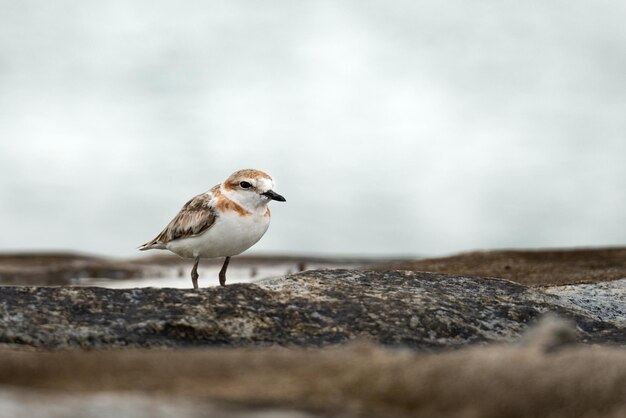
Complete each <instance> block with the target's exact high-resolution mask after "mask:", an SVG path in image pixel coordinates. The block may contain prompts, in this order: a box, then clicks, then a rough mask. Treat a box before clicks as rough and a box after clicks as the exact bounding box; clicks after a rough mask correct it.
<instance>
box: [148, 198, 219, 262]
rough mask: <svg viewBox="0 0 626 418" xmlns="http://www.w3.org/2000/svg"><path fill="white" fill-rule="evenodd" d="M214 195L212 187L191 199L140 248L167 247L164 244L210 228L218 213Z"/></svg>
mask: <svg viewBox="0 0 626 418" xmlns="http://www.w3.org/2000/svg"><path fill="white" fill-rule="evenodd" d="M213 196H214V193H213V189H211V191H209V192H206V193H202V194H199V195H197V196H195V197H194V198H192V199H191V200H189V201H188V202H187V203H185V205H184V206H183V207H182V209H181V210H180V212H178V214H177V215H176V216H175V217H174V219H172V220H171V221H170V223H169V224H167V226H166V227H165V229H163V231H161V233H160V234H159V235H157V236H156V237H155V238H154V239H153V240H152V241H148V242H147V243H145V244H144V245H142V246H141V247H139V249H140V250H149V249H151V248H165V246H164V244H167V243H168V242H170V241H174V240H177V239H180V238H187V237H192V236H194V235H198V234H200V233H202V232H204V231H206V230H207V229H209V228H210V227H211V226H212V225H213V224H214V223H215V220H216V219H217V213H216V212H215V208H214V207H213V205H212V200H213Z"/></svg>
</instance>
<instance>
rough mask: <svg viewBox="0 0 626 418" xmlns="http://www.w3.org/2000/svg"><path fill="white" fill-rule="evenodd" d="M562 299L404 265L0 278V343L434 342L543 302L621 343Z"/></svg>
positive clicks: (608, 327) (499, 325)
mask: <svg viewBox="0 0 626 418" xmlns="http://www.w3.org/2000/svg"><path fill="white" fill-rule="evenodd" d="M552 293H554V292H552ZM614 296H615V295H614ZM565 302H566V301H565ZM565 302H564V299H563V298H562V297H560V296H558V295H553V294H548V293H546V292H544V291H542V290H540V289H536V288H528V287H526V286H523V285H520V284H516V283H513V282H510V281H507V280H501V279H485V278H476V277H474V278H472V277H462V276H453V275H446V274H436V273H418V272H407V271H387V272H374V271H356V270H316V271H307V272H303V273H299V274H294V275H290V276H286V277H280V278H276V279H266V280H262V281H260V282H258V283H257V284H235V285H229V286H226V287H211V288H205V289H200V290H198V291H192V290H179V289H154V288H142V289H127V290H123V289H122V290H114V289H104V288H67V287H57V288H51V287H2V288H0V342H2V343H9V344H25V345H30V346H35V347H45V348H61V347H83V348H98V347H120V346H145V347H150V346H170V347H174V346H179V347H180V346H204V345H210V346H259V345H260V346H265V345H282V346H325V345H330V344H337V343H343V342H346V341H349V340H353V339H365V340H370V341H375V342H378V343H381V344H385V345H391V346H409V347H413V348H419V349H437V348H443V347H457V346H463V345H466V344H470V343H482V342H489V341H511V340H513V339H515V338H517V337H518V336H519V335H520V333H522V332H523V331H524V329H525V328H526V327H527V325H528V324H529V323H532V322H534V321H535V320H536V319H537V318H538V317H540V316H541V315H542V314H544V313H546V312H555V313H557V314H559V315H561V316H564V317H567V318H570V319H571V320H573V321H575V322H576V324H577V328H578V330H579V332H580V335H581V339H582V340H583V341H586V342H608V343H615V344H624V343H625V342H626V332H625V329H624V328H625V326H624V321H617V320H606V319H607V318H603V317H602V316H601V315H598V314H597V313H595V314H593V315H591V314H590V313H589V312H587V311H585V310H583V309H580V308H579V307H577V306H571V304H568V303H565ZM609 319H610V318H609Z"/></svg>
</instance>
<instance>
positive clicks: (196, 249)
mask: <svg viewBox="0 0 626 418" xmlns="http://www.w3.org/2000/svg"><path fill="white" fill-rule="evenodd" d="M269 225H270V217H269V216H265V215H264V214H258V213H253V214H249V215H246V216H241V215H239V214H237V213H235V212H231V211H228V212H226V213H222V214H220V216H219V217H218V218H217V219H216V220H215V223H214V224H213V225H212V226H211V227H210V228H209V229H207V230H206V231H204V232H203V233H202V234H200V235H197V236H195V237H189V238H181V239H177V240H174V241H170V242H169V243H167V249H168V250H170V251H172V252H173V253H175V254H178V255H180V256H181V257H187V258H192V257H193V258H195V257H198V256H200V257H202V258H215V257H226V256H233V255H237V254H241V253H242V252H244V251H245V250H247V249H248V248H250V247H252V246H253V245H254V244H256V243H257V242H258V241H259V240H260V239H261V237H262V236H263V234H265V231H267V228H268V227H269Z"/></svg>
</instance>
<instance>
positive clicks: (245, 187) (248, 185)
mask: <svg viewBox="0 0 626 418" xmlns="http://www.w3.org/2000/svg"><path fill="white" fill-rule="evenodd" d="M239 186H241V188H242V189H249V188H250V187H252V185H251V184H250V183H248V182H247V181H242V182H241V183H239Z"/></svg>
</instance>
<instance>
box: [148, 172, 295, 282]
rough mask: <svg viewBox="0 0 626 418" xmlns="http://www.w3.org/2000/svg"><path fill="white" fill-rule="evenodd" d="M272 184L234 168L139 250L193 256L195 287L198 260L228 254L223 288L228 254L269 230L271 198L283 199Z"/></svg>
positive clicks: (223, 274)
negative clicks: (162, 251)
mask: <svg viewBox="0 0 626 418" xmlns="http://www.w3.org/2000/svg"><path fill="white" fill-rule="evenodd" d="M273 188H274V181H273V180H272V178H271V177H270V176H269V175H267V174H266V173H264V172H262V171H259V170H251V169H247V170H239V171H235V172H234V173H233V174H231V176H230V177H228V178H227V179H226V181H224V182H223V183H222V184H218V185H217V186H215V187H213V188H212V189H211V190H209V191H208V192H206V193H202V194H199V195H198V196H196V197H194V198H192V199H191V200H190V201H189V202H187V203H185V205H184V206H183V208H182V209H181V210H180V212H178V215H176V216H175V217H174V219H172V221H171V222H170V223H169V224H168V225H167V226H166V227H165V229H164V230H163V231H162V232H161V233H160V234H159V235H157V236H156V238H154V239H153V240H152V241H148V242H147V243H145V244H144V245H142V246H141V247H139V249H140V250H141V251H145V250H151V249H158V250H170V251H171V252H173V253H174V254H178V255H179V256H181V257H185V258H195V259H196V262H195V263H194V265H193V269H192V270H191V282H192V283H193V287H194V289H197V288H198V277H199V275H198V263H199V262H200V259H201V258H217V257H226V260H224V265H223V266H222V269H221V270H220V274H219V278H220V285H222V286H224V285H225V284H226V269H227V268H228V263H229V261H230V257H232V256H234V255H237V254H241V253H242V252H244V251H245V250H247V249H248V248H250V247H252V246H253V245H254V244H256V243H257V241H258V240H260V239H261V237H262V236H263V234H265V231H267V228H268V227H269V225H270V210H269V208H268V207H267V204H268V203H269V201H270V200H278V201H279V202H285V201H286V200H285V198H284V197H282V196H281V195H279V194H278V193H276V192H274V190H273Z"/></svg>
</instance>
